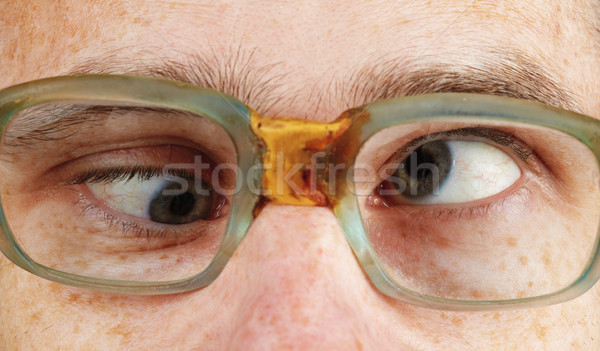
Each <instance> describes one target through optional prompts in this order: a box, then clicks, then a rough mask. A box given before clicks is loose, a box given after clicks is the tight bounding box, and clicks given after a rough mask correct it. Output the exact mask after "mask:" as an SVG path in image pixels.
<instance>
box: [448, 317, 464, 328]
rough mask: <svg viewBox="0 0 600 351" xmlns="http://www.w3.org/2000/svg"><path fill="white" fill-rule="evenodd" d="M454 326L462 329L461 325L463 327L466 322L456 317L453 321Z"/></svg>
mask: <svg viewBox="0 0 600 351" xmlns="http://www.w3.org/2000/svg"><path fill="white" fill-rule="evenodd" d="M451 322H452V325H454V326H456V327H460V326H461V325H463V322H464V320H463V319H462V318H458V317H454V318H452V320H451Z"/></svg>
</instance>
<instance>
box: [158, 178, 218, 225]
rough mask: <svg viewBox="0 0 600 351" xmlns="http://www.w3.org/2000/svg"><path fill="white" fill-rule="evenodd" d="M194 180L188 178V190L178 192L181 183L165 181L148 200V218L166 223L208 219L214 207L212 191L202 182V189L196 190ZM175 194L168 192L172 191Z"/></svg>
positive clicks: (183, 222)
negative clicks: (149, 200)
mask: <svg viewBox="0 0 600 351" xmlns="http://www.w3.org/2000/svg"><path fill="white" fill-rule="evenodd" d="M195 182H202V180H189V183H188V191H186V192H185V193H182V194H178V193H177V190H180V189H181V185H180V184H178V183H175V182H170V183H167V184H166V185H165V186H164V187H162V189H160V190H159V191H158V192H157V193H156V195H155V197H154V198H153V199H152V200H151V202H150V208H149V212H150V213H149V215H150V220H151V221H154V222H158V223H166V224H185V223H191V222H194V221H197V220H201V219H208V218H209V217H210V215H211V213H212V211H213V209H214V196H215V195H214V191H213V190H212V189H210V187H208V186H207V185H206V184H205V183H204V182H202V184H201V185H202V187H200V189H202V191H200V192H196V188H195ZM174 191H175V194H169V193H173V192H174Z"/></svg>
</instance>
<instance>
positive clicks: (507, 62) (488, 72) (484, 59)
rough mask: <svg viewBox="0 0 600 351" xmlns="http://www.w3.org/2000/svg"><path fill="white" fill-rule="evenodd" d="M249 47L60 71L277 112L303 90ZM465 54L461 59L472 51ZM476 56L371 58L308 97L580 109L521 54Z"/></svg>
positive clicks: (112, 60) (328, 102)
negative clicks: (166, 83) (194, 88)
mask: <svg viewBox="0 0 600 351" xmlns="http://www.w3.org/2000/svg"><path fill="white" fill-rule="evenodd" d="M121 50H124V49H121ZM256 50H257V49H256V48H255V49H250V50H243V49H241V48H239V49H238V50H236V51H233V52H232V53H231V54H230V55H221V57H220V56H219V55H217V54H216V53H215V52H213V51H209V52H207V53H205V54H203V55H201V54H196V53H195V54H181V55H178V57H177V59H173V58H167V59H154V60H141V59H131V58H127V59H119V58H118V57H120V56H122V55H119V54H118V51H119V50H117V52H115V53H112V54H107V55H103V56H101V57H91V58H88V59H86V60H84V61H82V62H80V63H79V64H77V65H76V66H74V67H73V68H72V69H71V70H69V71H68V72H67V74H68V75H73V74H135V75H144V76H153V77H160V78H165V79H171V80H177V81H182V82H186V83H190V84H194V85H198V86H202V87H205V88H210V89H214V90H217V91H220V92H222V93H225V94H228V95H231V96H234V97H236V98H237V99H239V100H240V101H242V102H244V103H245V104H247V105H249V106H251V107H252V108H253V109H255V110H256V111H258V112H259V113H261V114H263V115H278V113H277V110H278V105H281V104H286V103H291V102H293V100H294V97H295V96H297V95H300V91H299V89H302V88H294V87H291V88H290V87H288V86H283V80H284V78H285V77H286V75H288V74H286V73H277V71H278V70H277V68H278V66H280V65H281V63H280V62H274V63H267V64H261V63H259V62H257V58H256V55H255V52H256ZM465 52H466V53H465V57H468V56H473V55H474V54H473V53H469V50H465ZM127 56H128V57H129V55H127ZM475 56H476V57H475V58H474V59H470V60H468V61H473V62H474V63H462V64H460V63H450V62H444V61H443V59H442V58H440V57H436V56H434V55H422V56H421V57H419V58H418V59H412V60H411V59H407V58H404V57H392V58H389V59H384V58H372V59H370V60H368V61H367V62H366V63H364V64H363V65H361V66H360V67H357V68H356V69H354V70H353V71H352V72H349V74H348V75H346V76H342V77H341V78H336V79H332V80H331V84H329V85H327V84H324V85H319V84H314V86H315V87H314V88H313V89H314V90H315V91H313V92H311V94H310V96H317V97H318V99H317V100H318V101H319V102H318V104H320V105H321V106H322V107H323V108H324V109H325V110H326V111H327V112H329V111H331V110H335V109H338V110H339V109H340V108H341V109H343V110H345V109H349V108H352V107H356V106H359V105H363V104H366V103H370V102H373V101H376V100H381V99H389V98H395V97H401V96H410V95H419V94H430V93H446V92H456V93H477V94H487V95H498V96H506V97H512V98H517V99H523V100H531V101H536V102H540V103H544V104H547V105H551V106H555V107H560V108H563V109H567V110H571V111H576V112H580V111H581V108H580V103H579V102H578V101H577V100H576V98H575V96H576V95H575V94H573V93H572V92H571V91H570V90H569V89H568V88H567V87H566V85H564V84H561V83H560V81H559V80H558V79H557V78H555V75H554V74H551V73H550V71H549V70H548V69H546V68H544V67H542V65H541V64H539V63H537V62H536V61H539V60H535V59H534V58H533V57H532V56H531V55H529V54H527V53H526V52H524V51H522V50H519V49H515V48H509V47H501V48H497V47H484V48H478V49H477V54H475ZM324 76H326V74H324ZM326 78H327V77H325V78H324V79H326ZM317 83H318V82H317ZM336 101H337V102H339V101H342V102H343V104H342V106H336V103H334V102H336ZM307 103H308V102H307ZM337 105H339V103H338V104H337ZM317 109H318V107H317V108H315V110H317ZM337 112H342V111H337ZM296 117H301V116H296ZM304 117H306V118H308V119H313V118H314V116H304Z"/></svg>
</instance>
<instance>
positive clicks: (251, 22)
mask: <svg viewBox="0 0 600 351" xmlns="http://www.w3.org/2000/svg"><path fill="white" fill-rule="evenodd" d="M17 3H18V4H17ZM81 4H82V2H76V1H58V2H57V1H35V2H34V1H31V2H21V1H19V2H11V4H8V2H5V3H3V4H2V6H1V9H0V33H2V40H1V41H0V53H1V55H2V58H3V61H2V65H0V87H7V86H10V85H13V84H16V83H20V82H25V81H29V80H33V79H38V78H42V77H49V76H55V75H60V74H63V73H64V72H67V71H69V70H70V69H71V67H72V65H73V64H75V63H78V62H82V61H84V60H85V59H86V58H88V57H91V56H98V55H102V54H103V53H105V52H107V50H108V49H107V48H111V49H114V48H121V50H120V51H118V52H117V53H116V54H115V55H116V56H117V57H118V58H121V59H124V60H127V58H128V57H133V56H136V57H142V58H144V59H148V60H152V59H153V58H155V57H156V56H161V57H169V56H170V55H177V53H178V52H194V51H198V52H207V51H210V50H213V51H214V52H216V53H218V54H223V55H225V56H227V55H230V54H231V52H232V51H235V50H236V49H237V48H238V47H242V48H256V50H255V52H254V56H253V59H254V60H255V61H256V62H259V63H261V64H270V63H278V64H277V65H276V66H274V68H273V69H272V71H271V72H270V73H271V74H273V75H274V76H277V87H275V88H274V89H275V91H276V92H277V94H279V96H281V99H280V100H279V101H278V102H276V103H275V104H274V105H273V106H272V108H270V109H264V111H262V112H264V113H265V114H266V115H273V114H275V113H277V114H278V115H287V116H292V117H298V118H310V119H315V120H321V121H330V120H332V119H334V118H335V117H336V116H337V115H338V114H339V113H340V112H342V111H343V110H344V109H345V108H346V107H348V106H346V103H345V102H342V101H338V100H336V99H334V98H332V96H330V95H328V94H329V93H328V92H329V90H328V89H330V88H331V87H330V85H329V84H330V82H331V81H332V79H333V78H336V79H343V77H345V76H347V75H348V74H349V73H348V72H351V71H352V70H353V69H354V68H355V67H357V66H358V65H359V64H360V63H361V62H363V61H365V60H366V59H368V58H369V57H372V56H373V55H382V56H385V55H388V54H389V55H397V54H402V55H405V56H406V57H409V58H411V59H415V58H417V57H420V58H421V59H422V60H425V62H426V63H429V62H433V61H435V60H440V58H443V60H444V62H446V63H449V64H454V63H459V64H477V62H478V60H479V58H480V56H479V55H480V54H481V52H480V49H478V48H482V47H487V46H498V45H502V46H508V47H511V48H518V49H521V50H523V51H525V52H527V53H528V54H529V55H531V57H533V59H534V60H535V61H536V63H538V64H539V65H541V66H543V67H544V68H545V69H547V70H548V71H549V72H551V74H552V75H553V77H554V78H555V79H556V80H557V81H559V82H561V83H562V84H563V85H565V86H566V87H568V89H569V90H570V91H571V92H573V93H574V96H576V99H577V103H578V105H579V106H580V108H581V110H582V112H583V113H585V114H588V115H590V116H594V117H600V100H599V99H598V98H597V97H598V96H600V84H599V83H598V79H597V77H600V54H599V51H598V44H597V43H600V41H599V40H600V39H599V38H597V37H594V35H598V33H597V32H594V31H593V23H592V21H591V20H582V18H584V16H585V14H587V16H590V14H592V13H594V10H593V9H592V8H591V7H589V6H590V5H588V3H587V2H584V1H569V2H566V1H562V2H561V1H547V0H544V1H541V0H540V1H527V2H524V1H504V2H502V3H501V4H500V5H497V4H496V2H491V1H489V2H488V1H474V2H471V1H427V2H415V1H408V0H399V1H387V2H386V1H370V2H355V3H344V4H343V5H332V4H330V3H329V2H327V1H312V2H293V3H291V2H290V3H289V4H287V3H282V2H278V3H254V2H252V3H251V2H245V3H240V2H234V1H231V2H227V1H222V2H219V3H218V4H217V3H215V2H212V1H206V3H204V2H202V1H146V2H142V1H133V0H130V1H118V2H115V3H113V4H111V5H108V4H104V3H101V2H96V3H95V4H92V5H81ZM585 18H587V17H585ZM215 38H218V40H217V39H215ZM465 48H467V49H465ZM465 50H468V52H469V54H468V55H465ZM315 87H317V88H315ZM315 91H322V92H323V93H322V94H315ZM320 100H321V101H325V103H323V102H321V103H319V101H320ZM247 102H248V104H249V105H251V106H252V105H253V104H252V101H247ZM299 248H302V249H299ZM317 262H318V263H317ZM599 293H600V287H599V286H598V285H597V286H596V287H594V288H592V289H591V290H589V291H588V292H587V293H585V294H584V295H582V296H580V297H578V298H576V299H574V300H572V301H569V302H566V303H563V304H559V305H553V306H548V307H544V308H537V309H525V310H517V311H506V312H477V313H475V312H470V313H468V312H442V311H437V310H432V309H425V308H419V307H415V306H412V305H408V304H404V303H401V302H398V301H395V300H393V299H391V298H388V297H386V296H385V295H383V294H382V293H381V292H379V291H378V290H377V288H375V287H374V286H373V285H372V284H371V282H370V281H369V279H368V277H367V276H366V275H365V274H364V272H363V271H362V269H361V267H360V265H359V264H358V262H357V261H356V259H355V257H354V256H353V254H352V251H351V249H350V247H349V246H348V244H347V242H346V240H345V238H344V234H343V232H342V230H341V228H340V226H339V224H338V222H337V220H336V218H335V217H334V215H333V214H332V213H331V211H330V210H329V209H326V208H316V207H314V208H313V207H293V206H267V207H266V208H265V210H264V211H263V212H262V213H261V214H260V215H259V216H258V217H257V219H256V220H255V222H254V223H253V225H252V227H251V228H250V230H249V232H248V234H247V236H246V237H245V239H244V240H243V242H242V244H241V245H240V246H239V247H238V249H237V251H236V252H235V254H234V256H233V257H232V258H231V260H230V261H229V263H228V264H227V266H226V268H225V269H224V271H223V272H222V273H221V275H220V276H219V277H218V279H217V280H216V281H215V282H214V283H212V284H211V285H210V286H208V287H206V288H204V289H202V290H199V291H194V292H190V293H185V294H178V295H165V296H153V297H147V296H146V297H144V296H123V295H116V294H107V293H100V292H93V291H88V290H83V289H78V288H73V287H68V286H64V285H61V284H56V283H53V282H49V281H46V280H43V279H41V278H38V277H36V276H33V275H31V274H29V273H27V272H25V271H23V270H22V269H20V268H18V267H16V266H14V265H13V264H12V263H10V262H9V261H8V260H7V259H6V258H5V257H4V256H0V348H1V349H3V350H32V349H35V350H59V349H60V350H82V349H85V350H117V349H119V350H131V351H133V350H146V349H169V350H199V349H212V350H214V349H246V350H264V349H303V350H304V349H329V350H338V349H339V350H354V349H356V350H360V349H368V350H388V349H400V350H413V349H414V350H440V349H443V350H504V349H506V350H549V349H552V350H596V349H598V348H600V338H599V337H598V335H600V303H599V301H598V297H599Z"/></svg>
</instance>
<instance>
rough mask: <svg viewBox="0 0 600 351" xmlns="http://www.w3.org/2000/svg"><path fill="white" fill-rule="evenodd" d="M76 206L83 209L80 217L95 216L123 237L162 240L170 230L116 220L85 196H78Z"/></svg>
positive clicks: (120, 219)
mask: <svg viewBox="0 0 600 351" xmlns="http://www.w3.org/2000/svg"><path fill="white" fill-rule="evenodd" d="M77 205H79V206H81V207H83V208H82V209H81V211H80V216H87V215H95V216H96V218H99V219H100V220H102V221H103V222H105V223H106V224H107V225H108V228H109V229H114V228H118V229H119V230H120V231H121V232H122V235H123V237H128V236H133V237H135V238H144V237H145V238H146V239H152V238H164V237H166V236H167V235H168V234H171V233H169V231H170V230H168V229H167V228H160V229H159V228H150V227H147V226H143V225H140V224H138V223H134V222H131V221H128V220H125V219H123V218H118V217H116V216H114V215H112V214H110V213H108V212H106V211H104V210H103V209H101V208H100V207H98V206H96V205H95V204H93V203H92V202H91V200H90V199H88V198H87V197H86V196H85V195H83V194H79V198H78V200H77Z"/></svg>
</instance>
